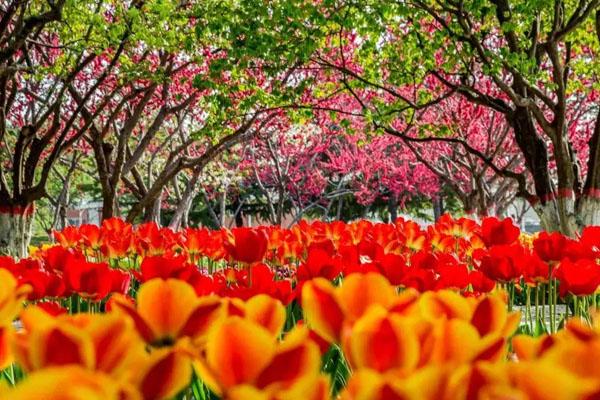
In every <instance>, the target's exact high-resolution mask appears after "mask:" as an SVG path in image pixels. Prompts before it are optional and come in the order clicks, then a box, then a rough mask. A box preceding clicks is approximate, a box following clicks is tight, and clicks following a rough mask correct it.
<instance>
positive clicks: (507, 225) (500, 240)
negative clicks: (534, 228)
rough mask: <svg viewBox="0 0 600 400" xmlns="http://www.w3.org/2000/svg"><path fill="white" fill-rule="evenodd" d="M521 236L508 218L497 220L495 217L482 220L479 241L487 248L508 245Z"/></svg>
mask: <svg viewBox="0 0 600 400" xmlns="http://www.w3.org/2000/svg"><path fill="white" fill-rule="evenodd" d="M520 234H521V232H520V230H519V228H517V227H516V226H515V225H514V224H513V222H512V220H511V219H510V218H505V219H503V220H499V219H498V218H495V217H488V218H484V219H483V221H482V223H481V239H482V240H483V242H484V243H485V245H486V246H487V247H492V246H496V245H510V244H513V243H514V242H516V241H517V239H519V235H520Z"/></svg>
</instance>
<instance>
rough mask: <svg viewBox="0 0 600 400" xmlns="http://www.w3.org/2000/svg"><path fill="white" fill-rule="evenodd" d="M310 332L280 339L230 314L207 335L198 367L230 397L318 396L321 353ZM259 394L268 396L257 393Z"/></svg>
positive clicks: (298, 331) (300, 331)
mask: <svg viewBox="0 0 600 400" xmlns="http://www.w3.org/2000/svg"><path fill="white" fill-rule="evenodd" d="M308 334H309V333H308V331H307V330H306V329H302V328H296V330H294V331H292V332H291V333H289V334H288V336H287V337H286V339H285V340H284V341H283V342H282V343H277V340H276V338H274V337H273V335H272V334H271V332H269V331H268V330H267V329H265V328H264V327H262V326H260V325H258V324H256V323H254V322H252V321H250V320H247V319H242V318H240V317H229V318H228V319H227V320H226V321H225V322H223V323H222V324H220V325H219V326H218V327H217V328H215V329H214V330H212V331H211V332H210V333H209V334H208V337H207V340H206V348H205V351H204V352H203V353H202V354H201V355H200V356H199V359H198V360H197V361H196V362H195V363H194V367H195V369H196V372H197V373H198V375H199V376H200V377H201V378H202V379H203V381H204V383H205V384H206V385H208V386H209V387H210V389H211V390H213V391H214V392H215V393H217V394H219V395H220V396H223V397H225V398H239V399H242V398H268V399H271V398H285V399H305V398H319V397H318V393H321V392H322V391H323V388H322V383H320V381H321V377H320V366H321V355H320V352H319V348H318V346H317V345H316V344H315V343H314V342H312V341H311V340H310V339H309V337H308ZM259 392H262V394H263V396H265V397H257V396H258V393H259ZM242 395H244V396H248V397H243V396H242ZM315 396H316V397H315Z"/></svg>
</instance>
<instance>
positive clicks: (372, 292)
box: [339, 273, 397, 320]
mask: <svg viewBox="0 0 600 400" xmlns="http://www.w3.org/2000/svg"><path fill="white" fill-rule="evenodd" d="M339 298H340V305H341V306H342V309H343V310H344V312H345V314H346V316H347V317H348V318H350V319H351V320H357V319H358V318H360V317H361V316H362V315H363V314H364V313H365V312H366V311H367V310H368V309H369V307H371V306H373V305H380V306H382V307H384V308H386V309H388V308H390V307H391V306H392V305H393V303H394V301H395V300H396V298H397V294H396V290H395V289H394V287H393V286H392V285H390V283H389V282H388V280H387V279H385V277H384V276H383V275H380V274H378V273H368V274H351V275H349V276H348V277H346V279H344V282H343V285H342V286H341V287H340V291H339Z"/></svg>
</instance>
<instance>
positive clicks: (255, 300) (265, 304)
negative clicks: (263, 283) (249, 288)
mask: <svg viewBox="0 0 600 400" xmlns="http://www.w3.org/2000/svg"><path fill="white" fill-rule="evenodd" d="M245 308H246V313H245V314H246V319H249V320H251V321H254V322H256V323H257V324H259V325H261V326H263V327H264V328H266V329H267V330H268V331H269V332H271V334H273V336H278V335H279V333H280V332H281V329H282V328H283V324H284V323H285V307H284V306H283V304H281V302H280V301H279V300H276V299H274V298H272V297H270V296H267V295H264V294H261V295H258V296H254V297H252V298H251V299H250V300H248V301H247V302H246V307H245Z"/></svg>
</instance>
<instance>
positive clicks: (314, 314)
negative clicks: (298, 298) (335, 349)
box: [302, 278, 344, 343]
mask: <svg viewBox="0 0 600 400" xmlns="http://www.w3.org/2000/svg"><path fill="white" fill-rule="evenodd" d="M338 297H339V296H338V294H337V293H336V290H335V288H334V287H333V285H332V284H331V283H330V282H329V281H328V280H326V279H324V278H316V279H313V280H312V281H308V282H306V283H305V284H304V287H303V288H302V309H303V311H304V317H305V319H306V321H307V322H308V324H309V325H310V326H311V328H312V329H313V330H314V331H315V332H316V333H317V334H319V336H321V337H322V338H323V339H325V340H327V341H328V342H330V343H334V342H339V341H340V338H341V332H342V326H343V323H344V312H343V311H342V308H341V306H340V301H339V299H338Z"/></svg>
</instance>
